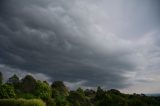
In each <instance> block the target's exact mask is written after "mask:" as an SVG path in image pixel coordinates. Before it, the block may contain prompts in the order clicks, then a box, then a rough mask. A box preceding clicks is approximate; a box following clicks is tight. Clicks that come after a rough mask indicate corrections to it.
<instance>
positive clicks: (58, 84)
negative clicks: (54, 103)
mask: <svg viewBox="0 0 160 106" xmlns="http://www.w3.org/2000/svg"><path fill="white" fill-rule="evenodd" d="M51 87H52V90H53V91H55V92H56V93H59V94H60V95H64V96H68V88H67V87H66V86H65V85H64V83H63V82H62V81H55V82H53V83H52V85H51ZM53 96H54V95H53Z"/></svg>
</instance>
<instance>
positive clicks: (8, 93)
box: [0, 84, 16, 99]
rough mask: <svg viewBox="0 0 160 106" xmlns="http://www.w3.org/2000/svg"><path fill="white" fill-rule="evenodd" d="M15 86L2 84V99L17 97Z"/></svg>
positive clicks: (0, 88) (0, 87) (0, 97)
mask: <svg viewBox="0 0 160 106" xmlns="http://www.w3.org/2000/svg"><path fill="white" fill-rule="evenodd" d="M15 96H16V94H15V91H14V87H13V86H12V85H9V84H3V85H0V99H9V98H15Z"/></svg>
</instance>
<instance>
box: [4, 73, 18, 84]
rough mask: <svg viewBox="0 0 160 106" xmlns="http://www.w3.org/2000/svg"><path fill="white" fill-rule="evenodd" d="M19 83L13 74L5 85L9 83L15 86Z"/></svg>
mask: <svg viewBox="0 0 160 106" xmlns="http://www.w3.org/2000/svg"><path fill="white" fill-rule="evenodd" d="M19 82H20V80H19V78H18V76H17V75H16V74H14V75H13V76H12V77H10V78H9V79H8V81H7V83H9V84H17V83H19Z"/></svg>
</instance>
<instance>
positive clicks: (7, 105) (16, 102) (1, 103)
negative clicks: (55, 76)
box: [0, 99, 46, 106]
mask: <svg viewBox="0 0 160 106" xmlns="http://www.w3.org/2000/svg"><path fill="white" fill-rule="evenodd" d="M0 106H46V105H45V103H44V102H43V101H42V100H39V99H30V100H26V99H0Z"/></svg>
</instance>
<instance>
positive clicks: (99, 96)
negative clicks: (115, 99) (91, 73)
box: [95, 86, 105, 100]
mask: <svg viewBox="0 0 160 106" xmlns="http://www.w3.org/2000/svg"><path fill="white" fill-rule="evenodd" d="M104 95H105V91H103V89H102V88H101V87H100V86H98V87H97V92H96V97H95V99H96V100H99V99H102V98H103V97H104Z"/></svg>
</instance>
